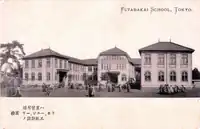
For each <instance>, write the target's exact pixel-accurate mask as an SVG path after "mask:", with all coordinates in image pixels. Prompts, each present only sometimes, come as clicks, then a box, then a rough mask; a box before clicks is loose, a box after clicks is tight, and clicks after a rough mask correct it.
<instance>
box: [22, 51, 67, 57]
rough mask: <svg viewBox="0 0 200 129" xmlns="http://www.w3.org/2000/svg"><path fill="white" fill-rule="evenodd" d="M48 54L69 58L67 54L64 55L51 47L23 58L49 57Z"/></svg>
mask: <svg viewBox="0 0 200 129" xmlns="http://www.w3.org/2000/svg"><path fill="white" fill-rule="evenodd" d="M48 56H54V57H61V58H65V59H68V58H67V56H64V55H62V54H60V53H58V52H55V51H53V50H51V49H50V48H48V49H42V50H40V51H37V52H35V53H33V54H30V55H28V56H25V57H24V58H23V59H32V58H41V57H48Z"/></svg>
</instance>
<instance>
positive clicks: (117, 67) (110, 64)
mask: <svg viewBox="0 0 200 129" xmlns="http://www.w3.org/2000/svg"><path fill="white" fill-rule="evenodd" d="M107 72H110V73H115V77H116V79H115V81H114V82H115V83H117V84H123V83H126V82H127V81H128V79H129V78H135V67H134V63H133V62H132V59H131V58H130V56H129V55H128V54H127V53H126V52H124V51H122V50H120V49H119V48H117V47H115V48H112V49H109V50H107V51H104V52H102V53H100V54H99V56H98V81H99V82H100V83H101V84H105V83H106V78H103V76H104V74H106V73H107Z"/></svg>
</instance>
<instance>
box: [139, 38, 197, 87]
mask: <svg viewBox="0 0 200 129" xmlns="http://www.w3.org/2000/svg"><path fill="white" fill-rule="evenodd" d="M193 52H194V49H191V48H188V47H185V46H182V45H179V44H176V43H173V42H171V41H170V42H158V43H155V44H152V45H149V46H147V47H144V48H141V49H140V50H139V53H140V55H141V86H142V87H159V86H160V85H161V84H162V85H164V84H169V85H179V86H180V85H184V86H186V87H190V86H192V53H193Z"/></svg>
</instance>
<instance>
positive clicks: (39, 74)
mask: <svg viewBox="0 0 200 129" xmlns="http://www.w3.org/2000/svg"><path fill="white" fill-rule="evenodd" d="M38 80H39V81H42V73H38Z"/></svg>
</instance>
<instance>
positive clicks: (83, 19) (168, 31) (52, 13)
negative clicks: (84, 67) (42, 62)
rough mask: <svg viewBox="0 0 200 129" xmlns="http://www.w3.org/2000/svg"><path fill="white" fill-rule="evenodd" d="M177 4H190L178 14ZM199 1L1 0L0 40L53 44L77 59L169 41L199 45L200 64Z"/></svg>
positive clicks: (32, 46)
mask: <svg viewBox="0 0 200 129" xmlns="http://www.w3.org/2000/svg"><path fill="white" fill-rule="evenodd" d="M122 7H124V8H149V9H150V8H151V7H156V8H170V9H172V12H152V13H151V14H150V13H149V12H130V11H129V12H127V11H126V12H124V11H123V12H122V13H121V9H122ZM174 7H179V8H191V9H192V11H190V12H186V11H183V12H178V13H176V14H175V12H174ZM199 7H200V1H199V0H183V1H181V0H176V1H174V0H162V1H160V0H148V1H147V0H146V1H145V0H127V1H125V0H121V1H120V0H93V1H92V0H73V1H72V0H0V43H7V42H11V41H12V40H18V41H19V42H21V43H22V44H24V49H25V52H26V54H27V55H28V54H31V53H33V52H36V51H39V50H41V49H42V48H43V49H45V48H51V49H52V50H54V51H57V52H59V53H61V54H65V55H68V56H72V57H76V58H79V59H85V58H96V57H97V56H98V54H99V53H100V52H102V51H104V50H107V49H110V48H113V47H115V46H116V47H118V48H120V49H122V50H124V51H126V52H127V53H128V54H129V55H130V56H131V57H132V58H139V57H140V55H139V52H138V49H140V48H142V47H145V46H148V45H150V44H153V43H156V42H157V41H158V40H159V39H160V41H169V40H170V39H171V41H172V42H175V43H178V44H180V45H184V46H187V47H190V48H193V49H195V52H194V53H193V67H198V68H200V60H199V58H198V56H199V55H200V51H199V50H198V48H200V45H199V43H200V8H199Z"/></svg>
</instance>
